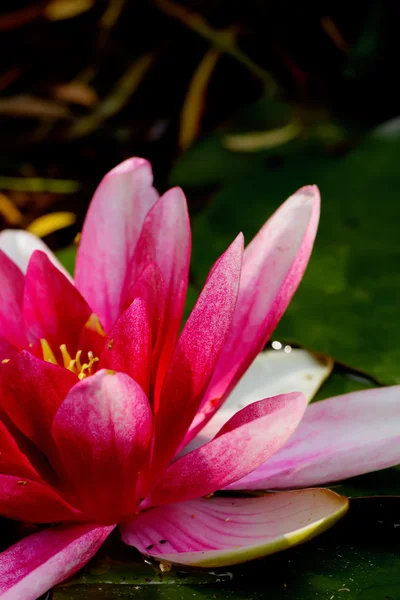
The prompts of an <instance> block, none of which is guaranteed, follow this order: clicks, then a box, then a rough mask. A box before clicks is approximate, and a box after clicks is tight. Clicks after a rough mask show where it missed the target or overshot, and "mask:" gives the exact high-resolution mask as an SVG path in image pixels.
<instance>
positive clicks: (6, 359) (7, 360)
mask: <svg viewBox="0 0 400 600" xmlns="http://www.w3.org/2000/svg"><path fill="white" fill-rule="evenodd" d="M8 362H10V359H9V358H3V360H2V361H1V363H2V364H3V365H5V364H6V363H8Z"/></svg>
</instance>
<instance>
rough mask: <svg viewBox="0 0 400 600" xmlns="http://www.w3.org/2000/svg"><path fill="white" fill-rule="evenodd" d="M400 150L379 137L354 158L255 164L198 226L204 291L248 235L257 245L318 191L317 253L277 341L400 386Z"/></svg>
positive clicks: (309, 156)
mask: <svg viewBox="0 0 400 600" xmlns="http://www.w3.org/2000/svg"><path fill="white" fill-rule="evenodd" d="M399 152H400V139H399V137H396V136H391V137H390V138H389V137H388V138H384V137H382V136H380V137H378V136H370V137H369V138H366V139H365V140H364V142H363V143H361V144H360V145H359V147H358V148H356V149H354V150H352V151H350V152H349V153H348V154H346V155H345V156H340V157H339V156H336V157H332V156H331V157H330V156H324V155H321V154H320V153H318V154H315V155H314V154H313V153H312V152H311V151H310V150H309V151H308V152H303V153H302V154H298V155H295V154H293V153H291V154H289V155H288V156H287V157H286V159H285V161H284V163H283V164H282V165H281V166H275V167H274V168H272V167H271V166H270V165H269V166H268V165H266V164H264V165H261V164H260V163H259V162H258V161H255V165H256V166H255V167H254V168H252V169H251V170H250V171H247V172H246V173H245V174H244V175H239V176H237V177H236V178H233V179H232V178H231V179H229V180H226V181H225V182H224V185H223V187H222V189H221V190H220V191H219V192H218V193H217V194H216V195H215V197H214V198H213V199H212V201H211V202H210V203H209V205H208V207H207V209H206V210H205V211H204V212H202V213H201V214H199V215H198V216H196V218H195V219H194V224H193V229H194V236H193V237H194V243H193V260H192V271H193V276H194V283H195V284H197V286H200V285H201V283H202V282H203V280H204V278H205V276H206V273H207V271H208V269H209V267H210V266H211V264H212V263H213V261H214V260H215V259H216V258H217V256H218V255H219V254H221V252H223V251H224V249H225V248H226V247H227V246H228V244H229V243H230V242H231V241H232V239H233V238H234V236H235V235H236V233H237V232H238V231H240V230H242V231H243V232H244V234H245V237H246V239H247V241H249V240H250V239H251V238H252V236H253V235H254V234H255V233H256V232H257V231H258V229H259V228H260V227H261V225H262V224H263V223H264V222H265V220H266V219H267V218H268V217H269V216H270V215H271V214H272V212H273V211H274V210H275V209H276V208H277V206H278V205H279V204H280V203H281V202H282V201H283V200H284V199H285V198H286V197H288V196H289V195H290V194H291V193H293V191H294V190H295V189H297V188H299V187H301V186H302V185H304V184H308V183H316V184H318V185H319V187H320V189H321V194H322V216H321V225H320V229H319V233H318V236H317V241H316V245H315V249H314V252H313V255H312V257H311V261H310V265H309V267H308V269H307V272H306V275H305V277H304V280H303V282H302V284H301V286H300V288H299V291H298V293H297V294H296V295H295V297H294V299H293V301H292V303H291V304H290V306H289V309H288V311H287V313H286V314H285V316H284V318H283V320H282V322H281V324H280V325H279V326H278V329H277V331H276V334H275V335H276V336H277V337H278V339H284V340H287V341H288V342H289V343H290V342H296V343H298V344H299V345H302V346H305V347H307V348H310V349H312V350H314V351H317V352H322V353H324V354H326V355H328V356H332V357H333V358H334V359H335V360H337V361H339V362H341V363H343V364H345V365H349V366H350V367H352V368H354V369H356V370H359V371H363V372H365V373H368V374H370V375H372V376H373V377H375V378H376V379H378V380H379V381H380V382H381V383H385V384H393V383H400V367H399V365H400V344H399V340H400V320H399V319H398V298H399V297H400V268H399V264H400V246H399V244H398V215H399V209H398V194H399V190H400V170H399V168H398V155H399ZM198 159H199V160H200V157H199V158H198ZM245 160H247V158H246V159H245ZM238 172H239V173H240V169H238Z"/></svg>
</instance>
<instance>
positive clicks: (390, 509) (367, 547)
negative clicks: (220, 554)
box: [53, 498, 400, 600]
mask: <svg viewBox="0 0 400 600" xmlns="http://www.w3.org/2000/svg"><path fill="white" fill-rule="evenodd" d="M399 514H400V499H399V498H384V499H381V498H375V499H367V500H365V499H363V500H354V501H353V502H352V504H351V508H350V511H349V513H348V515H347V516H346V517H345V518H344V519H343V521H341V522H340V523H339V524H338V525H337V526H336V527H334V528H333V529H332V530H330V531H328V532H326V533H324V534H323V535H321V536H319V537H318V538H316V539H315V540H313V541H311V542H309V543H307V544H305V545H303V546H299V547H297V548H294V549H292V550H290V551H285V552H282V553H281V554H277V555H274V556H270V557H268V558H265V559H262V560H258V561H254V562H251V563H247V564H245V565H240V566H237V567H232V568H225V569H222V570H219V571H218V570H217V571H212V572H207V571H194V570H192V571H187V572H186V574H185V573H184V572H181V573H177V572H174V571H170V572H169V573H164V574H161V573H158V574H157V573H156V572H155V570H154V568H153V567H151V566H149V565H145V564H144V563H143V564H142V565H141V566H139V565H138V562H137V560H134V561H133V562H132V563H131V564H130V565H129V564H128V563H127V564H125V567H124V569H125V573H126V577H127V579H126V580H125V582H121V580H120V576H121V573H122V571H121V563H118V562H117V566H116V567H115V571H114V563H113V562H112V560H111V562H110V563H109V568H108V570H107V572H106V573H104V572H103V573H101V572H100V571H101V569H99V568H98V565H99V564H100V565H101V564H102V563H101V560H104V559H100V563H99V559H96V560H94V561H92V563H90V564H89V566H88V568H87V569H86V571H85V572H84V573H83V575H81V576H80V577H76V578H75V579H74V580H73V581H71V582H70V583H69V584H68V585H61V586H60V587H58V588H57V589H56V590H55V591H54V596H53V600H81V599H82V600H83V599H85V600H90V599H92V598H96V600H116V599H117V598H118V599H125V598H126V599H128V598H139V599H142V598H143V599H144V598H146V599H147V598H154V599H157V600H158V599H164V600H189V599H190V600H193V599H194V600H196V599H198V600H200V599H203V598H204V599H206V598H207V599H216V600H230V599H232V600H233V599H243V600H249V599H250V598H251V599H252V600H261V599H265V598H267V597H268V598H273V599H274V600H280V599H287V598H296V600H302V599H303V598H304V599H307V600H313V599H316V600H318V599H323V600H325V599H326V600H336V599H341V598H347V599H348V600H355V599H357V600H360V599H362V600H389V599H390V600H400V568H399V567H400V557H399V554H398V548H399V543H400V524H399V521H400V519H399ZM107 552H109V553H111V550H107ZM112 552H115V550H112ZM117 552H120V550H117ZM103 556H104V555H103ZM96 565H97V571H98V572H97V573H96V572H95V571H96ZM118 565H119V566H118ZM115 573H117V574H115ZM146 573H147V575H146Z"/></svg>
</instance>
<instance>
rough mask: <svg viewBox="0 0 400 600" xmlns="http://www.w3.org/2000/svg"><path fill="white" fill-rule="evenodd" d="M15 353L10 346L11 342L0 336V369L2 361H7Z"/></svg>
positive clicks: (11, 345) (13, 347) (13, 348)
mask: <svg viewBox="0 0 400 600" xmlns="http://www.w3.org/2000/svg"><path fill="white" fill-rule="evenodd" d="M16 353H17V349H16V348H15V346H14V345H13V344H11V342H9V341H8V340H6V338H3V337H1V336H0V363H1V364H0V369H1V367H2V365H3V364H5V363H3V362H2V361H3V360H4V361H7V360H8V359H10V358H11V357H12V356H14V355H15V354H16Z"/></svg>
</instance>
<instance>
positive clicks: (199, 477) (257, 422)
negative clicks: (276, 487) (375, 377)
mask: <svg viewBox="0 0 400 600" xmlns="http://www.w3.org/2000/svg"><path fill="white" fill-rule="evenodd" d="M306 406H307V401H306V399H305V397H304V396H303V394H300V393H296V392H294V393H292V394H282V395H281V396H275V397H273V398H267V399H265V400H260V401H259V402H254V403H253V404H250V406H246V407H245V408H243V409H242V410H241V411H239V412H238V413H236V415H234V416H233V417H232V418H231V419H229V421H228V422H227V423H226V424H225V425H224V427H222V429H221V431H220V432H219V433H218V435H217V436H216V437H215V438H214V439H213V440H212V441H211V442H208V444H205V445H204V446H201V447H200V448H197V449H196V450H193V451H192V452H189V454H186V455H185V456H183V457H182V458H179V459H178V460H176V461H175V462H174V463H173V464H172V465H171V466H170V467H169V468H168V469H167V471H166V472H165V474H164V475H163V476H162V477H161V478H160V479H159V481H158V482H157V484H156V486H155V488H154V489H153V490H152V492H151V494H150V500H149V504H152V505H157V504H168V503H173V502H181V501H184V500H190V499H192V498H198V497H200V496H205V495H207V494H209V493H210V492H215V491H216V490H219V489H221V488H223V487H225V486H227V485H229V483H232V482H233V481H236V480H237V479H240V478H241V477H243V476H244V475H245V474H247V473H251V472H252V471H254V469H256V468H257V467H258V466H259V465H261V464H263V463H264V462H265V461H266V460H267V459H268V458H270V457H271V456H272V455H273V454H275V452H277V450H279V448H281V447H282V446H283V445H284V443H285V442H286V441H287V440H288V439H289V437H290V436H291V435H292V434H293V432H294V430H295V429H296V427H297V426H298V424H299V422H300V420H301V418H302V416H303V414H304V411H305V408H306Z"/></svg>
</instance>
